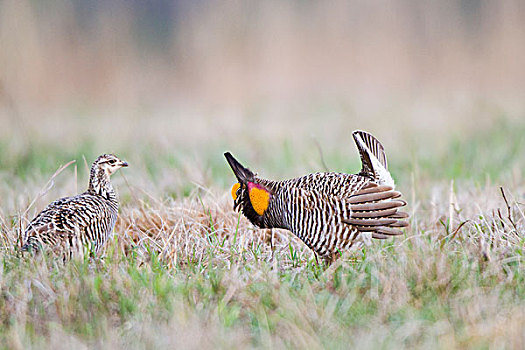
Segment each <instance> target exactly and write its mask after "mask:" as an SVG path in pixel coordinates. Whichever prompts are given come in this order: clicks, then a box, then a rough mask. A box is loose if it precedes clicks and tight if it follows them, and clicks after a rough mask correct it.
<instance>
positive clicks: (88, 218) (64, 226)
mask: <svg viewBox="0 0 525 350" xmlns="http://www.w3.org/2000/svg"><path fill="white" fill-rule="evenodd" d="M126 166H128V164H127V163H126V162H124V161H122V160H120V159H119V158H117V157H116V156H114V155H112V154H104V155H101V156H100V157H98V158H97V159H96V160H95V161H94V162H93V165H92V166H91V172H90V178H89V186H88V189H87V190H86V191H85V192H84V193H82V194H79V195H77V196H74V197H64V198H60V199H58V200H56V201H54V202H52V203H51V204H49V205H48V206H47V207H46V208H45V209H44V210H43V211H42V212H40V213H39V214H38V215H37V216H36V217H35V218H34V219H33V220H32V221H31V222H30V223H29V225H28V227H27V229H26V231H25V234H24V242H25V244H24V245H23V247H22V250H23V251H28V250H29V251H40V250H41V249H45V250H48V251H51V252H53V253H55V254H57V255H61V256H63V258H64V259H70V258H72V257H80V258H82V257H83V256H84V254H85V253H89V254H94V255H98V254H99V253H100V252H101V250H102V247H103V246H104V244H105V243H106V242H107V240H108V239H109V238H110V237H111V234H112V232H113V228H114V226H115V222H116V220H117V213H118V206H119V205H118V198H117V195H116V193H115V191H114V190H113V186H112V185H111V181H110V176H111V174H113V173H114V172H115V171H117V170H118V169H120V168H121V167H126Z"/></svg>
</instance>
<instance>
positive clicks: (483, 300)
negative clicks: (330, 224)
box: [0, 0, 525, 349]
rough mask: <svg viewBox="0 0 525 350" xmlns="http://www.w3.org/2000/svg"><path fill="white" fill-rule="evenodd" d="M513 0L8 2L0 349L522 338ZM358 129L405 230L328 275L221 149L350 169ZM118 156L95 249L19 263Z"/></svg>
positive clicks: (254, 163) (521, 38)
mask: <svg viewBox="0 0 525 350" xmlns="http://www.w3.org/2000/svg"><path fill="white" fill-rule="evenodd" d="M524 4H525V2H523V1H522V0H507V1H502V2H497V1H475V0H474V1H473V0H469V1H466V0H452V1H446V2H443V1H439V0H428V1H420V2H410V1H406V0H390V1H379V2H371V1H327V2H316V1H304V0H292V1H286V2H283V1H242V0H241V1H226V2H220V1H206V0H201V1H181V0H179V1H166V0H155V1H140V0H128V1H121V0H104V1H100V0H99V1H85V0H62V1H34V0H2V1H0V262H1V266H0V349H1V348H9V349H26V348H34V349H46V348H47V349H60V348H67V349H70V348H75V349H77V348H96V349H102V348H104V349H114V348H125V349H158V348H184V349H186V348H190V349H192V348H195V349H209V348H225V349H231V348H301V349H302V348H308V349H310V348H333V349H336V348H358V349H399V348H418V349H454V348H474V349H523V348H525V331H524V330H525V268H524V255H525V253H524V250H525V216H524V215H525V214H524V210H525V172H524V170H525V137H524V135H525V104H524V99H523V96H525V69H523V62H524V61H525V45H523V43H524V42H525V26H524V25H523V24H524V23H525V5H524ZM354 129H362V130H366V131H369V132H371V133H372V134H373V135H375V136H377V138H378V139H379V140H380V141H381V142H382V143H383V144H384V146H385V148H386V152H387V156H388V161H389V167H390V170H391V172H392V174H393V177H394V178H395V180H396V183H397V188H398V189H399V190H400V191H401V192H402V193H403V195H404V198H405V199H406V200H407V202H408V207H407V211H408V212H409V213H410V215H411V216H410V227H409V228H408V229H407V230H406V231H405V235H404V236H400V237H397V238H395V239H392V240H388V241H374V242H371V243H370V244H367V245H365V246H364V247H362V249H358V250H355V251H351V252H345V254H344V255H343V257H342V258H341V259H339V260H338V261H336V262H335V263H334V264H332V265H331V266H318V265H317V264H316V262H315V257H314V256H313V254H312V252H311V251H310V250H309V249H308V248H306V247H305V245H304V244H302V243H301V242H300V241H299V240H298V239H296V238H294V236H293V235H292V234H290V233H289V232H285V231H280V230H273V231H264V230H258V229H255V228H254V227H253V226H252V225H251V224H250V223H249V222H248V221H247V220H246V219H245V218H244V217H241V216H240V215H239V214H238V213H236V212H234V211H233V210H232V206H233V203H232V200H231V197H230V188H231V186H232V184H233V182H234V176H233V174H232V172H231V170H230V168H229V167H228V165H227V163H226V161H225V159H224V157H223V152H225V151H230V152H232V154H234V155H235V156H236V157H237V158H238V159H239V160H240V161H241V162H243V163H244V164H245V165H246V166H248V167H250V168H251V169H252V170H254V171H256V172H258V173H259V174H260V175H261V176H266V177H268V178H272V179H284V178H291V177H295V176H299V175H303V174H306V173H310V172H315V171H324V170H330V171H343V172H349V173H355V172H357V171H359V169H360V161H359V157H358V154H357V151H356V149H355V146H354V145H353V142H352V139H351V132H352V131H353V130H354ZM109 152H112V153H115V154H117V155H118V156H119V157H121V158H122V159H124V160H126V161H128V162H129V164H130V167H129V168H126V169H123V170H121V171H119V172H118V173H117V174H115V175H114V176H113V180H112V181H113V184H114V187H115V188H116V191H117V192H118V194H119V197H120V204H121V206H120V214H119V215H120V216H119V219H118V222H117V224H116V227H115V239H114V241H113V242H111V243H110V244H109V245H108V249H107V254H106V257H105V258H104V259H103V260H95V261H72V262H70V263H68V264H66V265H63V264H61V263H58V262H56V261H53V260H52V259H40V260H36V261H34V260H32V259H27V258H20V257H18V254H17V247H18V246H19V245H20V241H19V236H20V230H21V229H23V227H24V226H25V225H27V223H28V220H31V219H32V218H33V217H34V215H36V214H37V213H38V212H39V211H40V210H42V209H43V208H44V207H45V206H46V205H47V204H48V203H50V202H51V201H52V200H54V199H57V198H59V197H62V196H69V195H73V194H76V193H79V192H81V191H83V190H84V189H85V188H86V186H87V181H88V178H87V174H88V167H89V165H90V164H91V162H92V161H93V160H94V159H95V158H96V157H97V156H98V155H100V154H102V153H109ZM72 160H74V161H75V162H74V163H73V164H71V165H69V166H68V167H67V168H66V169H64V170H63V171H62V172H60V173H59V174H57V175H56V176H54V177H53V174H54V173H55V172H56V171H57V169H59V168H60V167H61V166H62V165H64V164H67V163H68V162H70V161H72ZM50 179H51V181H50Z"/></svg>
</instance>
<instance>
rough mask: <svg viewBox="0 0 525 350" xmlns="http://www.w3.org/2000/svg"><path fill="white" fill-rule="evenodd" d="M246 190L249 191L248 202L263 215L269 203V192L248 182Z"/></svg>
mask: <svg viewBox="0 0 525 350" xmlns="http://www.w3.org/2000/svg"><path fill="white" fill-rule="evenodd" d="M248 191H249V193H250V202H251V203H252V207H253V210H255V212H256V213H257V214H259V215H263V214H264V212H265V211H266V209H268V206H269V205H270V193H269V192H268V191H266V190H265V189H264V188H263V187H261V186H259V185H257V184H254V183H252V182H249V183H248Z"/></svg>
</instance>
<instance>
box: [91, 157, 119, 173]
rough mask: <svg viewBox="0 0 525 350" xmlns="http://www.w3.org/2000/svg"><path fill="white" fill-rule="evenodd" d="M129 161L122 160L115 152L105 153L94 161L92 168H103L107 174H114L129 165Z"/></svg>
mask: <svg viewBox="0 0 525 350" xmlns="http://www.w3.org/2000/svg"><path fill="white" fill-rule="evenodd" d="M127 166H128V163H126V162H125V161H123V160H121V159H120V158H118V157H117V156H115V155H114V154H103V155H101V156H99V157H98V158H97V159H96V160H95V162H93V166H92V167H91V169H92V170H93V169H97V170H101V171H102V172H103V173H104V174H106V175H108V176H109V175H112V174H113V173H115V171H117V170H119V169H120V168H123V167H127Z"/></svg>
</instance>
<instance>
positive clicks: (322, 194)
mask: <svg viewBox="0 0 525 350" xmlns="http://www.w3.org/2000/svg"><path fill="white" fill-rule="evenodd" d="M400 196H401V194H400V193H399V192H397V191H395V190H394V189H393V188H392V187H390V186H386V185H377V184H376V183H374V182H370V181H368V182H366V183H364V184H361V187H360V188H358V189H354V191H353V192H352V194H351V195H348V196H344V197H341V196H337V195H333V194H332V193H330V192H326V191H317V190H312V189H306V188H304V187H298V188H294V189H292V190H291V191H289V192H288V198H283V199H284V200H283V201H282V202H283V203H287V205H288V207H286V208H285V209H284V210H282V212H283V213H284V216H285V217H284V223H283V224H284V225H283V227H285V228H288V229H289V230H290V231H292V232H293V233H294V234H295V235H297V236H298V237H299V238H300V239H301V240H302V241H303V242H305V243H306V245H307V246H308V247H310V248H311V249H313V250H314V251H315V252H316V253H317V254H319V255H320V256H321V257H330V256H331V255H332V254H334V253H336V252H337V251H344V250H347V249H349V248H350V247H351V246H352V244H353V242H354V239H355V238H356V237H357V236H358V235H359V234H360V233H363V232H370V233H372V237H373V238H379V239H384V238H388V237H391V236H395V235H400V234H402V231H401V228H402V227H405V226H407V225H408V223H407V222H406V221H404V220H403V219H404V218H407V217H408V215H407V214H406V213H404V212H401V211H400V210H399V208H401V207H403V206H405V205H406V202H405V201H403V200H401V199H399V197H400Z"/></svg>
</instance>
